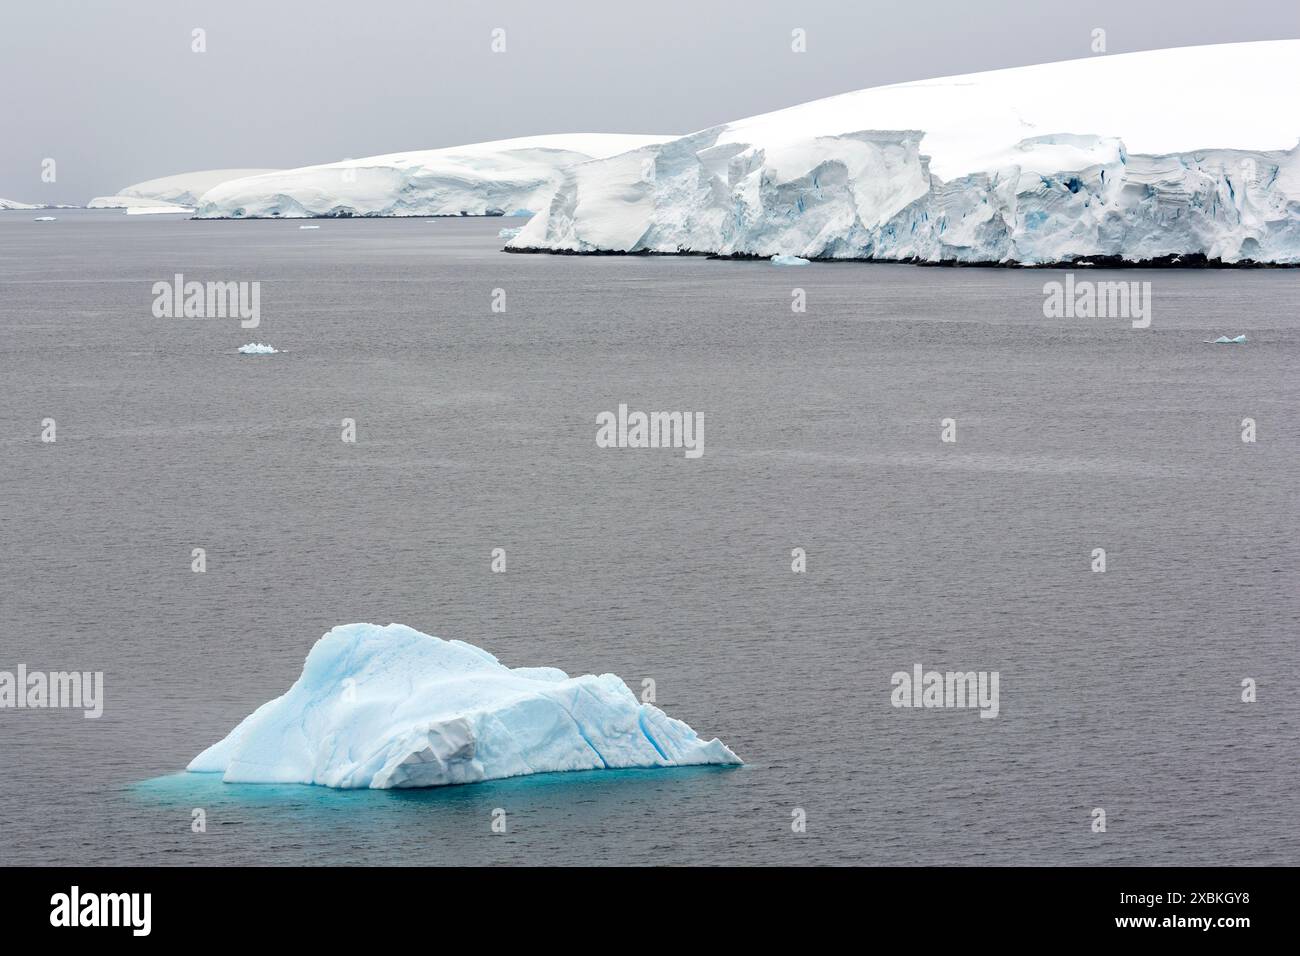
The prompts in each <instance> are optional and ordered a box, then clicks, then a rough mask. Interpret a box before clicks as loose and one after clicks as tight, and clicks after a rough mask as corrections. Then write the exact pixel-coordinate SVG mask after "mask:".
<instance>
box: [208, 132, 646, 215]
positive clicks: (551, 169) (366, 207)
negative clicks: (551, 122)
mask: <svg viewBox="0 0 1300 956" xmlns="http://www.w3.org/2000/svg"><path fill="white" fill-rule="evenodd" d="M665 138H666V137H663V136H639V135H630V134H621V133H561V134H555V135H548V136H528V137H523V138H520V139H509V140H498V141H496V142H491V143H473V144H470V145H466V146H452V147H448V148H445V149H427V150H417V151H414V152H406V153H390V154H387V155H384V156H371V157H368V158H365V159H348V160H343V161H342V162H337V163H327V164H324V165H320V166H305V167H302V168H300V169H286V170H281V171H278V172H272V173H267V174H265V175H261V176H250V177H247V178H243V179H236V180H231V181H229V182H223V183H221V184H219V185H216V186H214V187H213V188H211V189H210V190H208V191H207V192H206V193H204V194H203V196H201V197H200V199H199V201H198V212H197V218H200V219H212V218H218V219H221V218H226V219H245V218H272V217H284V218H295V217H297V218H301V217H309V216H461V215H466V216H484V215H505V214H511V215H515V214H518V213H524V214H528V213H530V212H535V211H536V210H538V209H540V208H542V206H544V205H545V204H546V202H547V201H548V200H549V199H550V197H551V195H552V194H553V193H554V192H555V189H556V188H557V186H558V185H559V183H560V178H561V175H562V173H563V170H565V169H566V168H568V167H570V166H572V165H574V164H576V163H583V162H587V161H589V160H592V159H599V158H604V157H607V156H612V155H614V154H616V153H621V152H625V151H627V150H630V149H636V148H638V147H641V146H645V145H648V144H650V143H655V142H659V141H661V140H663V139H665Z"/></svg>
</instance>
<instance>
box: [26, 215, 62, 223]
mask: <svg viewBox="0 0 1300 956" xmlns="http://www.w3.org/2000/svg"><path fill="white" fill-rule="evenodd" d="M32 222H58V220H57V219H56V218H55V217H54V216H37V217H36V218H35V219H33V220H32Z"/></svg>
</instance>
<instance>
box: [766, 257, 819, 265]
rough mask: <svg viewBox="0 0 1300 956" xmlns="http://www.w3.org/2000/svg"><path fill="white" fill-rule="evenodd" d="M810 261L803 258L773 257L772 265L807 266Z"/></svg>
mask: <svg viewBox="0 0 1300 956" xmlns="http://www.w3.org/2000/svg"><path fill="white" fill-rule="evenodd" d="M809 261H810V260H808V259H805V258H803V256H781V255H777V256H773V257H772V265H774V266H806V265H807V264H808V263H809Z"/></svg>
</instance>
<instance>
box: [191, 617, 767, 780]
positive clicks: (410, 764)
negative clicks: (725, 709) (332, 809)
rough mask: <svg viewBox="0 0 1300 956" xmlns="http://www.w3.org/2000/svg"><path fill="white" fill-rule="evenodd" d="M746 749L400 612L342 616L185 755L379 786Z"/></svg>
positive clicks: (243, 772)
mask: <svg viewBox="0 0 1300 956" xmlns="http://www.w3.org/2000/svg"><path fill="white" fill-rule="evenodd" d="M741 762H742V761H741V760H740V758H739V757H737V756H736V755H735V754H734V753H732V752H731V751H730V750H729V749H727V747H726V745H725V744H723V743H722V741H720V740H718V739H717V738H714V739H713V740H707V741H706V740H704V739H702V738H700V737H699V736H698V735H697V734H696V733H695V731H694V730H692V729H691V728H690V727H689V726H687V725H686V724H685V723H683V722H682V721H680V720H675V719H673V718H672V717H669V716H668V715H667V714H665V713H664V712H663V711H662V710H660V709H659V708H658V707H654V706H652V705H650V704H646V703H642V702H641V701H640V700H639V699H638V698H637V697H636V695H635V694H633V693H632V691H631V690H629V689H628V686H627V685H626V684H625V683H623V681H622V680H620V679H619V678H618V677H617V676H615V675H614V674H601V675H600V676H599V677H597V676H595V675H594V674H586V675H584V676H582V677H569V676H568V675H567V674H566V673H564V671H561V670H558V669H556V668H553V667H516V668H510V667H506V666H505V665H504V664H502V663H501V662H500V661H498V660H497V659H496V658H495V657H493V656H492V655H491V654H489V653H488V652H487V651H485V650H482V649H480V648H478V647H475V646H474V645H473V644H466V643H465V642H463V641H444V640H442V639H441V638H437V637H430V636H429V635H428V634H422V633H420V632H419V631H416V630H413V629H412V628H409V627H406V626H405V625H402V624H389V625H388V626H387V627H379V626H377V625H374V624H348V625H345V626H343V627H336V628H334V629H333V630H332V631H330V632H329V633H328V634H326V635H325V636H324V637H322V638H321V639H320V640H319V641H317V642H316V644H315V646H313V647H312V649H311V651H310V653H308V655H307V660H306V662H305V663H304V664H303V668H302V675H301V676H300V677H299V678H298V680H297V681H295V682H294V684H293V686H292V687H290V688H289V690H288V691H287V692H286V693H284V694H283V695H282V696H280V697H277V698H275V699H274V700H272V701H270V702H269V703H266V704H263V705H262V706H261V707H259V708H257V710H255V711H253V713H252V714H250V715H249V716H248V717H245V718H244V720H243V721H242V722H241V723H240V724H239V725H238V726H237V727H235V729H234V730H232V731H231V732H230V733H229V734H228V735H227V736H226V737H225V738H224V739H223V740H220V741H218V742H217V743H215V744H213V745H212V746H211V747H209V748H208V749H207V750H205V751H203V752H202V753H201V754H199V755H198V756H197V757H195V758H194V759H193V760H191V761H190V764H189V766H188V767H187V768H186V769H188V770H190V771H192V772H196V773H220V774H222V775H223V776H222V779H223V780H224V781H225V782H227V783H307V784H321V785H324V786H327V787H369V788H372V789H385V788H389V787H434V786H441V785H443V784H453V783H474V782H477V781H479V780H496V779H500V778H502V777H517V776H520V775H522V774H530V773H548V772H554V771H560V770H602V769H605V768H627V767H680V766H687V765H692V764H719V765H736V764H740V763H741Z"/></svg>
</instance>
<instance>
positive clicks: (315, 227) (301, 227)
mask: <svg viewBox="0 0 1300 956" xmlns="http://www.w3.org/2000/svg"><path fill="white" fill-rule="evenodd" d="M298 228H299V229H319V228H320V226H299V227H298Z"/></svg>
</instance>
